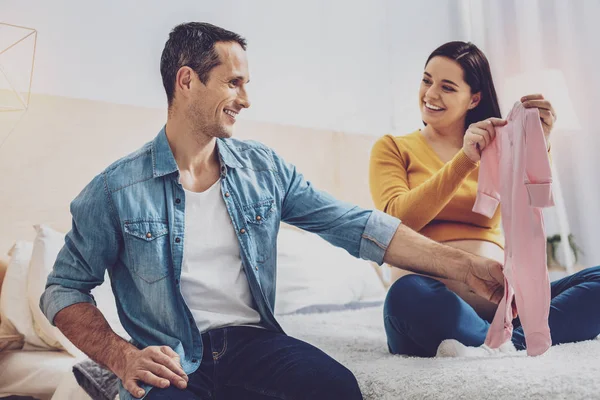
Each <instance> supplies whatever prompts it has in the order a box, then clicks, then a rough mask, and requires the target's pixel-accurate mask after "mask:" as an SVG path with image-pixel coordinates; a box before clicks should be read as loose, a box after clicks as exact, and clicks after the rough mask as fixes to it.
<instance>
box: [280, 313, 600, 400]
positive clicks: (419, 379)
mask: <svg viewBox="0 0 600 400" xmlns="http://www.w3.org/2000/svg"><path fill="white" fill-rule="evenodd" d="M278 319H279V321H280V323H281V325H282V327H283V329H284V330H285V331H286V332H287V333H288V334H289V335H291V336H294V337H296V338H298V339H301V340H304V341H306V342H309V343H311V344H313V345H315V346H317V347H319V348H320V349H321V350H323V351H325V352H326V353H327V354H329V355H330V356H332V357H333V358H335V359H336V360H338V361H339V362H341V363H342V364H344V365H345V366H346V367H348V368H349V369H350V370H351V371H352V372H353V373H354V374H355V376H356V378H357V379H358V382H359V384H360V386H361V389H362V392H363V395H364V398H365V399H369V400H370V399H378V400H379V399H600V340H592V341H587V342H582V343H576V344H564V345H560V346H554V347H552V348H551V349H550V350H549V351H548V352H547V353H546V354H544V355H542V356H540V357H535V358H532V357H527V356H526V354H525V352H524V351H520V352H518V353H517V354H516V355H512V356H497V357H493V358H479V359H473V358H451V359H449V358H431V359H427V358H415V357H403V356H394V355H391V354H389V353H388V351H387V344H386V338H385V331H384V328H383V311H382V308H381V307H370V308H367V309H362V310H355V311H341V312H333V313H327V314H312V315H290V316H284V317H280V318H278Z"/></svg>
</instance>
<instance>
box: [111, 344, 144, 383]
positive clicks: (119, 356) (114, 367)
mask: <svg viewBox="0 0 600 400" xmlns="http://www.w3.org/2000/svg"><path fill="white" fill-rule="evenodd" d="M138 351H140V350H139V349H138V348H136V347H135V346H133V345H132V344H130V343H128V342H126V341H120V343H119V345H117V346H115V347H114V351H113V352H112V354H111V355H110V356H109V360H108V362H107V365H106V366H107V367H108V369H110V370H111V371H112V372H113V373H114V374H115V375H117V376H118V377H119V378H120V379H123V377H124V376H125V372H126V369H127V360H128V359H129V358H130V357H131V356H132V355H134V354H135V353H137V352H138Z"/></svg>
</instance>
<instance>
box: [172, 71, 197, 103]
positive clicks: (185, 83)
mask: <svg viewBox="0 0 600 400" xmlns="http://www.w3.org/2000/svg"><path fill="white" fill-rule="evenodd" d="M193 73H194V71H192V69H191V68H190V67H187V66H184V67H181V68H179V70H178V71H177V75H175V90H177V91H179V92H180V93H181V95H183V96H184V97H187V93H188V92H189V91H190V89H191V87H192V76H193V75H192V74H193Z"/></svg>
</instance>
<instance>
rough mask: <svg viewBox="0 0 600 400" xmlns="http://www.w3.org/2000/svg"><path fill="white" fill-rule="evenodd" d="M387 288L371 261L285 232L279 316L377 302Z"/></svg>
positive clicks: (277, 301) (279, 259)
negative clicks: (319, 308) (369, 300)
mask: <svg viewBox="0 0 600 400" xmlns="http://www.w3.org/2000/svg"><path fill="white" fill-rule="evenodd" d="M384 295H385V288H384V287H383V284H382V283H381V280H380V279H379V277H378V275H377V273H376V272H375V270H374V269H373V266H372V263H370V262H369V261H365V260H361V259H357V258H355V257H353V256H351V255H350V254H349V253H348V252H347V251H346V250H344V249H341V248H338V247H335V246H333V245H331V244H329V243H328V242H327V241H325V240H324V239H322V238H321V237H319V236H318V235H316V234H313V233H309V232H306V231H302V230H299V229H290V228H284V229H281V230H280V232H279V236H278V244H277V291H276V299H275V313H276V314H289V313H293V312H295V311H297V310H300V309H302V308H305V307H309V306H313V305H325V304H329V305H334V304H346V303H351V302H354V301H360V300H366V299H377V298H382V297H383V296H384Z"/></svg>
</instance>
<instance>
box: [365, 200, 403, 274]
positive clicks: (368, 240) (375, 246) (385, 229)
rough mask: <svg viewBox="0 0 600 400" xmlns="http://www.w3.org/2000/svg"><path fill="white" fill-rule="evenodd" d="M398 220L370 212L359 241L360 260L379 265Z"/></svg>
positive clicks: (383, 214) (381, 213)
mask: <svg viewBox="0 0 600 400" xmlns="http://www.w3.org/2000/svg"><path fill="white" fill-rule="evenodd" d="M399 225H400V220H399V219H398V218H395V217H392V216H391V215H388V214H385V213H383V212H381V211H377V210H375V211H372V212H371V216H370V217H369V219H368V220H367V225H366V226H365V230H364V232H363V234H362V239H361V241H360V258H364V259H365V260H371V261H374V262H376V263H377V264H379V265H381V264H382V263H383V256H384V255H385V252H386V251H387V248H388V246H389V244H390V242H391V241H392V237H393V236H394V234H395V233H396V230H397V229H398V226H399Z"/></svg>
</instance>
